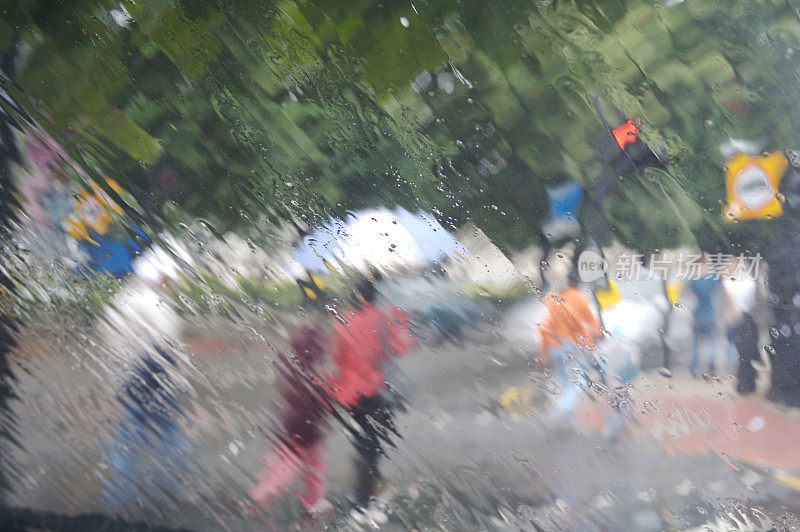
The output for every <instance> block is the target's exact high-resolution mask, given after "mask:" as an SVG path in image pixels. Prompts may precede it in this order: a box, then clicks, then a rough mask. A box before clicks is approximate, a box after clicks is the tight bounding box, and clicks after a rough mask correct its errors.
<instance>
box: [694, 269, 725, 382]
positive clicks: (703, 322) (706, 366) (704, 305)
mask: <svg viewBox="0 0 800 532" xmlns="http://www.w3.org/2000/svg"><path fill="white" fill-rule="evenodd" d="M721 286H722V283H721V282H720V278H719V275H718V274H715V273H708V272H707V271H706V272H703V274H702V276H701V277H699V278H697V279H692V280H690V281H689V290H691V292H692V293H693V294H694V295H695V298H696V300H697V302H696V304H695V307H694V312H693V319H694V323H693V333H694V343H693V348H692V360H691V362H690V363H689V373H691V374H692V376H693V377H696V376H697V371H698V368H700V369H701V370H702V371H708V372H710V373H713V372H714V370H715V369H721V366H722V365H723V364H721V360H718V355H720V354H721V353H722V351H721V350H720V349H718V346H717V343H718V337H719V336H720V318H719V315H718V313H717V306H716V301H715V300H716V298H717V296H718V294H719V291H720V288H721ZM704 345H705V349H703V346H704Z"/></svg>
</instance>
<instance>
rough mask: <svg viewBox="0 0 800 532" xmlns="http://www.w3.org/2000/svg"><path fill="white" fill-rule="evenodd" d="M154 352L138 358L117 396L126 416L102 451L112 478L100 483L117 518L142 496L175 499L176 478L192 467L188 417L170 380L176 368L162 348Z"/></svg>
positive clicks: (172, 381)
mask: <svg viewBox="0 0 800 532" xmlns="http://www.w3.org/2000/svg"><path fill="white" fill-rule="evenodd" d="M153 350H154V353H142V354H141V355H140V358H139V360H138V361H137V363H136V365H135V367H134V371H133V374H132V375H131V376H130V378H129V379H128V380H127V381H126V382H125V385H124V386H123V392H122V393H121V394H119V395H118V396H117V398H118V400H119V402H120V403H121V404H122V406H123V409H124V414H123V417H122V421H121V422H120V423H119V424H118V425H117V427H116V429H115V433H114V437H113V439H112V440H111V442H110V445H109V448H108V450H104V451H103V457H104V462H105V464H106V468H107V470H108V475H107V478H103V480H102V487H101V499H102V502H103V504H104V506H105V507H106V508H107V509H108V510H111V511H112V512H113V513H114V514H118V515H121V514H123V513H125V512H126V511H129V510H130V509H131V507H132V505H133V504H134V503H135V501H136V499H137V498H140V497H145V496H148V497H160V496H165V497H168V498H170V499H175V498H177V497H178V496H179V493H180V491H181V486H180V485H179V482H178V476H177V475H176V473H178V472H180V473H185V472H186V471H187V469H188V466H189V462H188V456H187V453H188V451H189V450H190V446H189V439H188V437H187V436H186V434H185V432H184V431H183V430H182V428H181V425H180V423H181V420H182V419H184V420H185V419H186V416H185V413H184V411H183V408H182V407H181V405H180V402H179V395H180V392H179V389H178V387H177V386H176V384H175V381H174V379H173V377H172V375H171V373H172V370H171V368H175V367H176V366H177V364H176V361H175V359H174V358H173V357H172V356H171V355H169V354H168V353H167V352H166V351H165V350H164V349H162V348H160V347H159V346H156V345H154V346H153ZM149 457H154V458H155V459H156V460H155V461H152V460H148V458H149ZM153 468H156V469H157V472H154V471H153V470H152V469H153Z"/></svg>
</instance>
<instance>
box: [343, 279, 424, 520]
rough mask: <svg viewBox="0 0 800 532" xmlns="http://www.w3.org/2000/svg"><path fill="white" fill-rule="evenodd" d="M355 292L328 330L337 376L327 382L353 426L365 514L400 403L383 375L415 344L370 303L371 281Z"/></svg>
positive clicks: (397, 317)
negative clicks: (340, 319) (349, 306)
mask: <svg viewBox="0 0 800 532" xmlns="http://www.w3.org/2000/svg"><path fill="white" fill-rule="evenodd" d="M357 291H358V293H359V296H360V297H359V300H358V301H357V302H356V303H355V304H354V306H353V308H352V309H351V311H350V312H349V314H348V315H346V316H344V322H342V323H338V324H337V326H336V327H335V328H334V331H333V335H332V338H333V342H332V347H333V349H332V351H331V356H332V358H333V361H334V363H335V364H336V368H337V371H338V373H337V374H336V375H335V376H332V377H331V378H329V379H328V382H329V385H330V387H331V392H330V395H331V396H332V398H333V399H334V400H335V401H336V402H338V403H339V404H340V405H342V406H343V407H344V408H345V409H346V410H347V411H348V412H349V414H350V415H351V416H352V419H353V420H354V421H355V422H356V424H357V426H358V430H357V431H354V435H353V444H354V445H355V448H356V451H357V453H358V458H357V464H356V465H357V469H358V473H357V483H356V490H355V491H356V493H355V500H354V503H355V506H356V508H357V509H364V508H366V507H367V505H368V504H369V501H370V499H371V498H372V497H374V496H375V495H376V494H377V489H378V485H379V480H380V472H379V471H378V461H379V458H380V456H381V455H382V454H384V451H383V442H386V443H389V444H390V445H391V440H390V434H391V433H394V434H397V430H396V428H395V426H394V424H393V417H394V410H395V408H397V406H398V405H399V399H398V398H397V397H396V396H395V395H394V393H393V392H392V391H391V390H390V385H389V383H387V381H386V372H387V370H388V369H390V368H391V364H392V359H391V357H392V356H399V355H403V354H405V353H407V352H408V351H410V350H411V348H412V347H413V346H414V344H415V343H416V340H415V339H414V338H413V337H412V336H411V334H410V333H409V330H408V323H407V320H406V317H405V315H404V314H403V313H402V312H400V311H399V310H397V309H395V310H394V311H386V310H383V309H381V308H379V307H378V306H377V305H376V304H375V301H376V299H377V296H378V293H377V290H376V288H375V285H374V284H373V283H372V282H371V281H369V280H366V279H365V280H362V281H361V282H359V283H358V285H357Z"/></svg>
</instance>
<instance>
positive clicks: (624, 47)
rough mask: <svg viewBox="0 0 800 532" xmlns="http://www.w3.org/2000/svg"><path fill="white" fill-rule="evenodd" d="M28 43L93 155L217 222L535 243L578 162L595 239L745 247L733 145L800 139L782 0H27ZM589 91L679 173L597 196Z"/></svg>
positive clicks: (8, 19)
mask: <svg viewBox="0 0 800 532" xmlns="http://www.w3.org/2000/svg"><path fill="white" fill-rule="evenodd" d="M17 40H19V41H17ZM16 42H21V43H22V46H21V47H19V48H20V49H21V50H22V52H23V53H22V54H21V56H20V58H19V60H18V61H19V70H18V72H17V73H16V74H15V76H14V82H15V83H16V85H15V86H14V87H10V88H9V90H10V91H11V92H12V93H13V95H14V97H15V98H17V100H18V101H20V102H23V103H24V104H25V106H26V107H27V108H28V110H29V111H31V113H32V114H34V115H35V116H36V118H37V119H38V121H39V122H40V123H41V125H42V126H43V127H45V128H46V129H47V130H48V131H49V132H50V133H51V134H53V135H54V136H55V137H56V138H58V139H59V140H60V141H61V142H63V143H64V144H65V146H66V147H67V148H68V149H69V150H70V152H71V153H72V154H73V156H74V157H75V158H76V159H77V160H78V161H80V162H83V163H84V165H85V167H87V168H90V169H92V170H93V171H96V172H97V173H98V174H100V173H105V174H107V175H112V176H113V177H114V178H115V179H117V180H118V181H119V182H120V183H122V184H123V186H125V187H126V188H127V189H128V190H130V191H131V192H133V193H134V194H136V195H137V197H139V198H140V199H141V202H143V203H144V204H146V205H148V206H149V207H151V208H153V209H154V210H155V212H158V213H160V215H161V221H162V222H164V223H167V224H174V223H176V222H177V221H180V220H186V219H190V218H192V217H202V218H204V219H207V220H209V221H211V223H212V224H214V225H219V226H220V227H218V229H221V230H222V229H233V230H236V228H237V227H241V226H246V225H248V224H249V223H250V221H251V220H252V219H253V218H255V217H260V216H267V217H268V218H271V219H273V220H277V219H284V220H285V219H288V218H292V219H297V218H303V219H306V220H307V221H308V222H309V223H311V224H313V223H314V222H315V221H319V220H320V219H321V218H322V217H325V216H327V215H330V214H339V215H340V214H342V213H343V212H344V211H345V210H347V209H356V208H361V207H365V206H372V205H376V204H386V205H393V204H401V205H403V206H405V207H407V208H416V207H422V208H425V209H431V210H433V211H434V212H435V213H437V214H438V215H439V216H440V217H441V218H442V219H443V220H444V221H445V222H446V223H449V224H452V225H453V226H455V225H460V224H462V223H464V222H466V221H467V220H472V221H474V222H475V223H476V224H477V225H478V226H479V227H481V228H482V229H483V230H484V231H485V232H486V233H487V235H489V237H490V238H492V240H493V241H495V242H496V243H498V244H499V245H501V247H504V248H506V249H508V248H514V247H522V246H525V245H529V244H531V243H535V242H537V238H538V236H537V235H538V231H539V224H540V222H541V220H542V219H543V218H544V217H545V216H547V215H548V204H547V200H546V195H545V192H544V187H545V186H547V185H549V184H555V183H558V182H561V181H563V180H565V179H575V180H577V181H579V182H580V183H582V184H583V185H584V187H585V190H586V192H587V195H588V199H589V201H587V202H586V204H585V206H584V208H583V209H582V210H581V212H580V213H579V217H580V219H581V221H582V223H583V225H584V228H585V229H586V230H587V231H589V232H591V233H596V234H599V233H601V229H602V228H601V225H602V224H603V222H602V221H601V217H600V216H599V214H598V209H597V207H598V206H599V205H600V204H602V205H603V206H604V210H605V212H606V214H607V216H608V221H609V223H610V225H611V229H612V234H613V235H615V236H616V237H617V238H619V239H620V240H621V241H622V242H623V243H624V244H626V245H629V246H631V247H634V248H638V249H642V250H648V251H649V250H653V249H657V248H660V247H669V246H675V245H678V244H682V243H699V244H700V245H702V246H703V247H705V248H709V249H711V248H714V247H715V246H719V245H720V244H733V245H738V244H739V243H742V242H753V235H754V234H760V233H754V232H763V231H764V227H763V226H762V225H758V224H744V223H740V224H727V223H725V222H724V221H723V220H722V218H721V216H720V202H721V201H722V199H723V197H724V187H723V181H722V167H723V166H724V163H725V160H724V158H723V157H722V155H720V151H719V146H720V144H722V143H723V142H725V141H726V140H728V139H729V138H730V137H733V138H743V139H754V140H756V141H758V142H759V143H760V144H761V145H763V147H764V149H766V150H770V151H774V150H780V149H784V148H787V147H790V146H792V145H793V144H794V138H795V135H796V128H797V126H796V124H798V123H800V99H798V98H797V97H796V87H797V86H798V73H800V68H798V67H800V64H798V56H800V53H797V52H796V51H797V50H798V49H800V24H798V13H797V11H796V10H795V8H794V7H792V5H791V3H790V2H784V1H774V2H773V1H766V0H761V1H759V0H729V1H708V2H693V1H687V2H682V3H678V2H652V1H644V0H639V1H630V2H623V1H621V0H598V1H591V0H572V1H556V0H535V1H518V0H511V1H508V0H504V1H500V0H488V1H485V2H462V1H460V0H441V1H428V2H419V3H417V2H411V3H395V2H387V3H378V2H367V1H363V0H361V1H354V2H340V1H335V0H321V1H315V2H305V1H298V2H291V1H278V2H262V1H238V2H228V3H225V2H207V1H199V0H184V1H179V0H137V1H135V2H133V1H130V0H124V1H122V2H112V1H107V0H76V1H73V2H54V1H45V0H21V1H19V2H16V3H14V4H13V5H9V6H6V7H4V8H2V11H0V46H2V47H3V48H4V49H5V50H6V51H8V50H10V49H11V48H12V47H13V46H15V43H16ZM593 96H594V97H596V98H597V99H598V101H599V102H601V107H602V108H603V110H604V113H603V114H604V115H607V116H608V117H609V121H619V120H621V119H622V117H623V115H622V114H617V110H618V111H619V113H624V115H627V116H630V117H632V118H637V119H641V121H642V125H641V130H642V138H643V139H645V140H646V141H647V142H648V143H649V144H650V145H651V146H654V147H660V148H661V149H663V150H664V151H665V152H666V154H667V157H668V161H669V163H668V165H667V169H666V170H665V171H661V170H655V169H648V170H646V171H641V172H630V173H626V174H625V175H622V176H614V177H615V186H614V187H613V188H611V189H610V190H609V192H608V193H607V194H605V195H604V196H603V197H601V196H600V195H599V194H598V192H597V190H598V188H597V183H598V179H599V176H600V175H601V174H602V172H603V161H605V160H607V159H608V151H609V150H613V149H615V146H614V145H613V144H610V139H611V137H610V134H609V132H608V130H606V129H605V128H604V126H603V124H602V122H601V120H600V117H599V116H598V114H597V112H596V111H595V107H594V105H593V102H592V97H593ZM612 125H616V124H612ZM779 223H785V222H783V221H782V222H779ZM767 230H769V229H767ZM742 251H744V249H742Z"/></svg>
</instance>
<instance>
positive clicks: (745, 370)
mask: <svg viewBox="0 0 800 532" xmlns="http://www.w3.org/2000/svg"><path fill="white" fill-rule="evenodd" d="M722 285H723V288H724V289H725V294H726V296H727V302H726V303H727V304H726V305H725V307H724V308H725V309H726V311H725V312H724V321H725V324H726V326H727V333H728V334H727V336H728V342H729V343H730V345H731V346H732V347H734V348H735V349H736V352H737V354H738V362H739V366H738V370H737V379H736V389H737V391H738V392H739V393H743V394H744V393H751V392H753V391H755V389H756V369H755V368H754V367H753V362H754V361H757V360H758V359H759V351H758V326H757V325H756V322H755V320H754V319H753V316H752V314H751V312H752V310H753V308H754V307H755V304H756V294H757V285H756V281H755V279H751V278H745V277H740V278H738V279H734V278H732V277H725V278H724V279H723V281H722Z"/></svg>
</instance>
